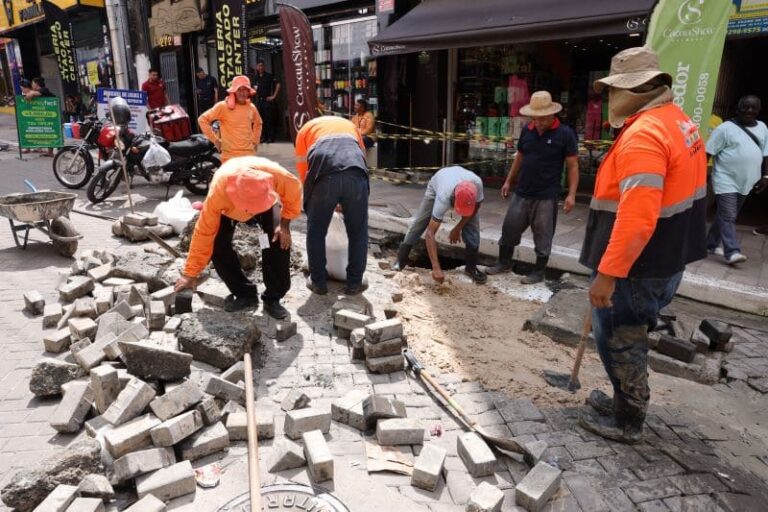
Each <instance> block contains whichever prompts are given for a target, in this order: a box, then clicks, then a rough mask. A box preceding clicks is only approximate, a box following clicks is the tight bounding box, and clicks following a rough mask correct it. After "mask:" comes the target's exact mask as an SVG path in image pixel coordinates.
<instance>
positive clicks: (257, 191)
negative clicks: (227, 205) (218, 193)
mask: <svg viewBox="0 0 768 512" xmlns="http://www.w3.org/2000/svg"><path fill="white" fill-rule="evenodd" d="M226 193H227V196H228V197H229V199H230V201H232V204H233V205H235V208H237V209H238V210H243V211H246V212H248V213H251V214H253V215H256V214H259V213H263V212H265V211H267V210H269V209H270V208H272V207H273V206H274V205H275V203H276V202H277V200H278V195H277V192H275V181H274V178H273V177H272V175H271V174H269V173H266V172H264V171H256V170H251V169H248V170H244V171H242V172H239V173H237V174H234V175H232V176H229V177H228V178H227V185H226Z"/></svg>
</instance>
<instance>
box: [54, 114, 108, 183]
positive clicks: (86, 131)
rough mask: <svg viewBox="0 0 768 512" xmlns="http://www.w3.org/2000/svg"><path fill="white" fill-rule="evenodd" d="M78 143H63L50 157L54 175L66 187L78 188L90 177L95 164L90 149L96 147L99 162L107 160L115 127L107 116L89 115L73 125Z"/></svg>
mask: <svg viewBox="0 0 768 512" xmlns="http://www.w3.org/2000/svg"><path fill="white" fill-rule="evenodd" d="M72 130H73V132H75V133H74V134H75V138H77V139H80V142H79V143H78V144H75V145H70V146H64V147H62V148H61V149H59V151H58V152H57V153H56V156H55V157H54V158H53V175H54V176H55V177H56V179H57V180H58V181H59V183H61V184H62V185H64V186H65V187H67V188H81V187H82V186H83V185H85V184H86V183H88V182H89V181H90V179H91V176H93V172H94V170H95V165H94V162H93V156H92V155H91V151H92V150H94V149H98V151H99V163H101V161H102V160H107V159H109V157H110V155H111V154H112V150H113V149H114V147H115V129H114V126H113V125H112V122H111V121H109V120H108V119H104V120H99V118H98V117H96V116H88V117H87V118H86V119H85V121H82V122H80V123H75V124H74V125H73V127H72Z"/></svg>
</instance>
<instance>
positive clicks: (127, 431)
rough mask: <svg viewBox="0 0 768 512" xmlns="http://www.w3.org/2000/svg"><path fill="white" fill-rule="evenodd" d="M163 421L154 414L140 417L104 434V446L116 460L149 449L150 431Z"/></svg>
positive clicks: (150, 441) (150, 442)
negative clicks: (142, 449)
mask: <svg viewBox="0 0 768 512" xmlns="http://www.w3.org/2000/svg"><path fill="white" fill-rule="evenodd" d="M160 423H161V421H160V420H159V419H158V418H157V417H156V416H155V415H154V414H145V415H143V416H139V417H138V418H135V419H133V420H131V421H128V422H126V423H124V424H123V425H121V426H119V427H117V428H113V429H112V430H107V431H106V432H105V433H104V444H105V446H106V448H107V450H108V451H109V453H110V454H111V455H112V457H114V458H119V457H122V456H123V455H126V454H127V453H130V452H133V451H136V450H139V449H141V448H147V447H149V446H150V445H151V444H152V438H151V435H150V431H151V430H152V429H153V428H155V427H156V426H158V425H159V424H160Z"/></svg>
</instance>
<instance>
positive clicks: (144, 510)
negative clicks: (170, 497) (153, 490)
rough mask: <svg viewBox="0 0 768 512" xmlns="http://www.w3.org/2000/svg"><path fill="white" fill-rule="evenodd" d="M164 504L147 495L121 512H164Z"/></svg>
mask: <svg viewBox="0 0 768 512" xmlns="http://www.w3.org/2000/svg"><path fill="white" fill-rule="evenodd" d="M165 510H166V507H165V502H163V501H162V500H159V499H157V498H155V496H154V495H152V494H147V495H146V496H144V497H143V498H141V499H140V500H139V501H137V502H136V503H134V504H133V505H131V506H130V507H128V508H127V509H125V510H124V511H123V512H165Z"/></svg>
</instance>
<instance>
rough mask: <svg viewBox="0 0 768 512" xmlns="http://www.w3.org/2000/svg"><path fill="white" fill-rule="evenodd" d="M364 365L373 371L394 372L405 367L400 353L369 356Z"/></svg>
mask: <svg viewBox="0 0 768 512" xmlns="http://www.w3.org/2000/svg"><path fill="white" fill-rule="evenodd" d="M365 365H366V366H367V367H368V369H369V370H370V371H371V372H373V373H394V372H398V371H402V370H403V369H405V358H404V357H403V356H402V355H401V354H398V355H394V356H385V357H375V358H369V359H366V361H365Z"/></svg>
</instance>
